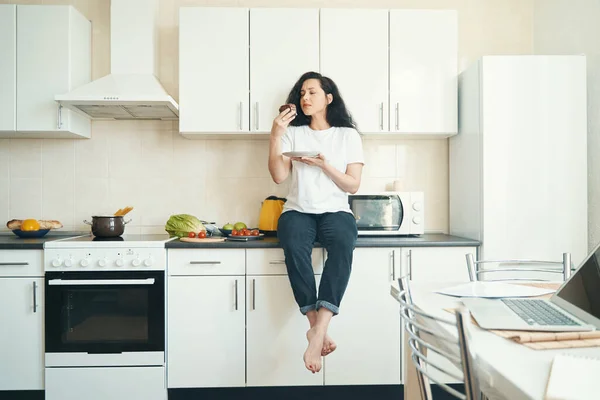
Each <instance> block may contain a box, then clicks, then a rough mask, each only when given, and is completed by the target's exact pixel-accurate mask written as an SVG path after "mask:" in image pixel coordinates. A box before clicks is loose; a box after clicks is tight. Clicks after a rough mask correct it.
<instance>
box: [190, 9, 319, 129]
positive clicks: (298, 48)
mask: <svg viewBox="0 0 600 400" xmlns="http://www.w3.org/2000/svg"><path fill="white" fill-rule="evenodd" d="M290 24H294V26H296V27H298V29H289V27H290ZM179 29H180V32H179V41H180V43H179V54H180V55H179V104H180V114H179V130H180V132H181V133H182V134H183V135H184V136H186V137H194V136H195V135H196V134H198V133H219V132H221V133H241V134H248V133H252V132H263V133H264V132H270V130H271V126H272V124H273V119H274V118H275V116H276V115H277V114H278V109H279V106H280V105H281V104H283V103H284V102H285V100H286V97H287V95H288V93H289V91H290V89H291V88H292V86H293V84H294V83H295V82H296V80H297V79H298V78H299V77H300V75H302V74H303V73H304V72H307V71H318V70H319V10H318V9H291V8H283V9H269V8H259V9H252V10H248V9H246V8H211V7H182V8H181V9H180V14H179Z"/></svg>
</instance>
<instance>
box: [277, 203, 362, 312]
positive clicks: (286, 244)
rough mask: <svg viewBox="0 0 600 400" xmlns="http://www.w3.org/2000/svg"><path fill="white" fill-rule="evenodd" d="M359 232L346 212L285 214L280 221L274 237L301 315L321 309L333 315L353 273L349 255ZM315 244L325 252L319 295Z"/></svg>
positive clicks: (294, 212) (337, 309)
mask: <svg viewBox="0 0 600 400" xmlns="http://www.w3.org/2000/svg"><path fill="white" fill-rule="evenodd" d="M357 236H358V232H357V229H356V220H355V219H354V216H353V215H352V214H350V213H347V212H343V211H340V212H335V213H324V214H306V213H301V212H298V211H286V212H284V213H283V214H281V217H279V222H278V224H277V237H278V238H279V242H280V243H281V246H282V247H283V252H284V254H285V265H286V267H287V272H288V277H289V279H290V284H291V286H292V291H293V292H294V298H295V299H296V303H298V306H299V307H300V312H301V313H302V314H306V313H307V312H308V311H311V310H318V309H319V308H321V307H324V308H326V309H328V310H330V311H331V312H333V314H334V315H336V314H338V313H339V311H340V308H339V307H340V303H341V301H342V297H343V296H344V292H345V291H346V287H347V286H348V280H349V279H350V271H351V269H352V254H353V252H354V246H355V244H356V238H357ZM315 241H318V242H319V243H321V244H322V245H323V247H325V249H326V250H327V261H326V262H325V267H324V268H323V275H322V276H321V283H320V285H319V294H318V295H317V285H316V282H315V277H314V271H313V267H312V259H311V254H312V250H313V245H314V243H315Z"/></svg>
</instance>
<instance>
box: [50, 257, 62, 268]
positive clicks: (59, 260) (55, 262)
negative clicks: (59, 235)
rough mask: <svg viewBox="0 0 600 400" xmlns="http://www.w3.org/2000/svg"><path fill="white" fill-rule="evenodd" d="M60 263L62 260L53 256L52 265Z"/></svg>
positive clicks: (57, 265)
mask: <svg viewBox="0 0 600 400" xmlns="http://www.w3.org/2000/svg"><path fill="white" fill-rule="evenodd" d="M61 265H62V260H61V259H60V258H55V259H54V260H52V266H53V267H60V266H61Z"/></svg>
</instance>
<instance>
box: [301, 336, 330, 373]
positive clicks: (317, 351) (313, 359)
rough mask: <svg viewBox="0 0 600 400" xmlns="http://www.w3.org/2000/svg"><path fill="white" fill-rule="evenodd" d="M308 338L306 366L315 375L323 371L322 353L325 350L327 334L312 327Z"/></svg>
mask: <svg viewBox="0 0 600 400" xmlns="http://www.w3.org/2000/svg"><path fill="white" fill-rule="evenodd" d="M306 338H307V339H308V348H307V349H306V351H305V352H304V365H306V368H307V369H308V370H309V371H311V372H312V373H313V374H314V373H315V372H319V371H320V370H321V351H322V350H323V341H324V339H325V332H324V331H323V330H321V329H317V328H316V327H312V328H310V329H309V330H308V331H307V332H306Z"/></svg>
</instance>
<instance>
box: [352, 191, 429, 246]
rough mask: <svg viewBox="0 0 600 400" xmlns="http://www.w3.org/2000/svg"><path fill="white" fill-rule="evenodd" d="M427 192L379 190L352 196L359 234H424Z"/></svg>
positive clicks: (353, 211)
mask: <svg viewBox="0 0 600 400" xmlns="http://www.w3.org/2000/svg"><path fill="white" fill-rule="evenodd" d="M423 200H424V196H423V192H379V193H363V194H352V195H349V196H348V203H349V204H350V210H352V213H353V214H354V218H355V219H356V225H357V227H358V235H359V236H380V235H382V236H387V235H390V236H393V235H421V234H423V233H424V226H425V224H424V220H425V218H424V214H425V210H424V203H423Z"/></svg>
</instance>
